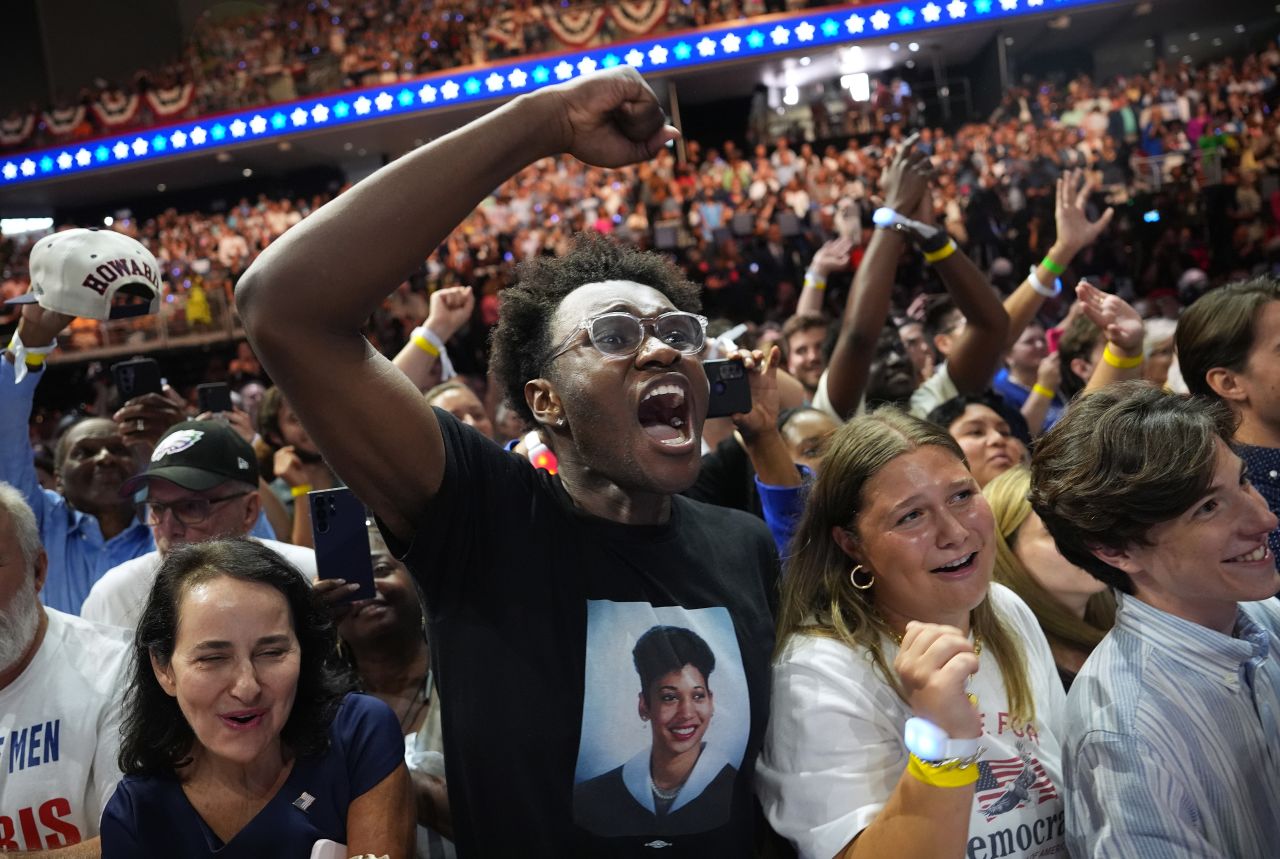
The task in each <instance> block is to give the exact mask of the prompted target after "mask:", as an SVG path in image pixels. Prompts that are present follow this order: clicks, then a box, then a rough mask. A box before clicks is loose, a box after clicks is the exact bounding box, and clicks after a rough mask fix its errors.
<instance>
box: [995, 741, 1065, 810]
mask: <svg viewBox="0 0 1280 859" xmlns="http://www.w3.org/2000/svg"><path fill="white" fill-rule="evenodd" d="M1017 749H1018V757H1016V758H1006V759H1004V760H994V761H979V762H978V783H977V784H976V785H975V786H974V791H975V793H976V795H977V798H978V808H979V810H981V812H982V813H983V814H984V815H985V816H986V818H987V821H988V822H990V821H992V820H995V819H996V818H997V817H999V816H1000V815H1002V814H1004V813H1006V812H1009V811H1013V810H1014V809H1015V808H1021V807H1022V806H1024V805H1026V804H1028V803H1033V802H1034V804H1036V805H1040V804H1041V803H1044V802H1048V801H1049V800H1051V799H1057V797H1058V792H1057V790H1056V789H1055V788H1054V786H1053V782H1052V781H1050V780H1049V776H1048V774H1047V773H1046V772H1045V771H1044V767H1043V766H1041V764H1040V761H1039V760H1037V759H1036V758H1035V757H1034V756H1032V754H1031V753H1030V752H1028V751H1027V749H1026V747H1025V746H1024V745H1023V743H1022V742H1021V741H1019V742H1018V744H1017Z"/></svg>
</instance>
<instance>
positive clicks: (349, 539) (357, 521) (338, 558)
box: [307, 487, 378, 600]
mask: <svg viewBox="0 0 1280 859" xmlns="http://www.w3.org/2000/svg"><path fill="white" fill-rule="evenodd" d="M307 501H308V503H310V505H311V536H312V538H313V540H314V542H315V547H316V573H317V574H318V575H319V576H320V578H322V579H345V580H346V581H347V583H348V584H353V583H354V584H357V585H359V586H360V589H359V590H357V591H356V592H355V593H354V594H352V596H351V599H353V600H367V599H373V598H374V597H375V596H377V595H378V594H377V591H376V590H374V587H373V558H372V557H370V555H369V528H368V526H367V525H365V510H364V504H363V503H361V501H360V499H359V498H356V496H355V493H353V492H352V491H351V490H350V489H347V488H345V487H343V488H341V489H319V490H316V491H314V492H308V493H307Z"/></svg>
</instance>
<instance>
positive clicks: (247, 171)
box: [240, 167, 253, 179]
mask: <svg viewBox="0 0 1280 859" xmlns="http://www.w3.org/2000/svg"><path fill="white" fill-rule="evenodd" d="M240 175H241V176H243V177H244V178H246V179H248V178H249V177H250V176H252V175H253V170H252V169H251V168H249V167H246V168H244V169H243V170H241V171H240Z"/></svg>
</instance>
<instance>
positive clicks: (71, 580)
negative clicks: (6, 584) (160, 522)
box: [0, 358, 156, 614]
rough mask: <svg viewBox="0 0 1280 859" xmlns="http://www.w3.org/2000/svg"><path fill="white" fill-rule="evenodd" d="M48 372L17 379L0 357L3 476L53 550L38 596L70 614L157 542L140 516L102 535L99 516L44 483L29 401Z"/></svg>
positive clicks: (0, 458)
mask: <svg viewBox="0 0 1280 859" xmlns="http://www.w3.org/2000/svg"><path fill="white" fill-rule="evenodd" d="M43 375H44V373H42V372H41V373H28V374H27V377H26V378H25V379H23V380H22V381H21V382H19V383H17V384H14V381H13V364H11V363H10V362H9V361H7V360H5V359H4V358H0V480H3V481H5V482H6V483H9V484H12V485H13V486H14V487H15V488H16V489H18V490H19V491H20V492H21V493H22V495H23V497H24V498H26V500H27V503H28V504H30V505H31V509H32V510H34V511H35V514H36V522H38V523H39V525H40V540H41V541H42V542H43V543H44V549H45V552H46V553H47V554H48V555H49V576H48V578H47V579H46V580H45V584H44V589H43V590H42V591H40V601H41V602H43V603H44V604H45V605H47V606H48V607H49V608H55V609H57V610H58V611H62V612H66V613H67V614H79V613H80V604H81V603H83V602H84V599H85V597H87V596H88V595H89V589H90V588H92V587H93V583H94V582H96V581H97V580H98V579H99V578H101V577H102V574H103V573H105V572H106V571H107V570H109V569H111V568H112V567H114V566H116V565H117V564H123V563H124V562H125V561H128V560H130V559H132V558H136V557H138V556H139V555H145V554H146V553H147V552H150V551H151V550H153V549H154V548H155V547H156V544H155V540H154V539H153V538H152V536H151V529H150V528H148V527H147V526H146V525H143V524H142V523H141V522H139V521H138V520H137V519H134V520H133V522H131V523H130V524H129V527H127V528H125V529H124V530H123V531H121V532H120V533H119V534H116V535H115V536H114V537H112V538H111V539H110V540H104V539H103V538H102V531H101V529H100V528H99V527H98V520H97V518H95V517H93V516H90V515H88V514H87V513H81V512H80V511H79V510H75V509H74V508H72V507H71V505H69V504H68V503H67V501H66V499H65V498H63V497H62V496H61V495H59V494H58V493H56V492H53V491H51V490H48V489H44V488H43V487H41V486H40V481H39V480H37V479H36V469H35V463H34V461H33V460H32V456H31V444H30V441H29V438H28V435H27V422H28V421H29V420H30V418H31V400H32V398H33V397H34V396H35V390H36V385H37V384H39V382H40V377H41V376H43Z"/></svg>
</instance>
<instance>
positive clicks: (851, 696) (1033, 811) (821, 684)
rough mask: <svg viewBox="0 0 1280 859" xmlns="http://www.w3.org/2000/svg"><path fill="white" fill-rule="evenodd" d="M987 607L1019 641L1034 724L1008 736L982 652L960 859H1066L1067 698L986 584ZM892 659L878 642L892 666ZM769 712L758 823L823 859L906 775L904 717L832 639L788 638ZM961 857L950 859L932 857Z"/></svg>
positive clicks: (1030, 623)
mask: <svg viewBox="0 0 1280 859" xmlns="http://www.w3.org/2000/svg"><path fill="white" fill-rule="evenodd" d="M988 599H990V600H992V602H993V606H994V607H995V609H996V611H997V612H998V613H999V615H1000V617H1001V619H1002V620H1003V621H1004V622H1005V624H1006V626H1007V628H1008V629H1009V630H1010V631H1011V632H1012V633H1013V635H1014V636H1015V638H1016V639H1017V640H1018V641H1020V642H1021V643H1022V646H1023V653H1024V655H1025V657H1026V660H1027V670H1028V674H1029V676H1028V680H1029V682H1030V686H1031V694H1032V700H1034V701H1035V710H1036V717H1035V721H1034V724H1033V725H1032V726H1031V728H1028V729H1026V730H1021V731H1015V730H1014V728H1013V726H1012V725H1011V724H1010V720H1009V712H1008V711H1009V705H1008V699H1007V696H1006V694H1005V690H1004V683H1003V681H1002V680H1001V677H1000V670H999V666H998V665H997V663H996V660H995V657H994V656H993V655H991V653H990V652H989V651H984V652H983V653H982V655H981V656H980V658H979V659H980V667H979V669H978V673H977V675H975V676H974V678H973V681H972V683H971V685H970V691H972V692H973V693H975V694H976V695H977V696H978V707H979V709H980V710H981V711H982V719H983V739H982V744H983V745H984V746H985V747H986V751H985V752H984V753H983V755H982V759H981V761H980V762H979V765H978V766H979V768H980V777H979V779H978V783H977V784H976V785H975V788H974V802H973V813H972V815H971V817H970V821H969V837H968V841H967V845H966V849H965V852H964V854H963V855H964V857H966V859H990V857H997V856H999V857H1008V859H1037V857H1048V856H1065V855H1066V848H1065V847H1064V846H1063V843H1064V842H1063V832H1064V820H1063V804H1062V794H1061V787H1060V785H1061V784H1062V775H1061V773H1062V769H1061V745H1060V743H1061V736H1062V718H1063V708H1064V706H1065V704H1066V694H1065V693H1064V692H1063V689H1062V681H1061V680H1059V679H1058V673H1057V669H1056V668H1055V667H1054V664H1053V656H1052V654H1051V653H1050V651H1049V644H1048V642H1047V641H1046V640H1045V637H1044V634H1043V633H1042V632H1041V631H1040V626H1039V624H1037V623H1036V619H1035V616H1034V615H1032V613H1031V610H1030V609H1029V608H1027V606H1026V604H1025V603H1023V602H1022V600H1020V599H1019V598H1018V597H1017V596H1016V595H1014V593H1013V592H1012V591H1010V590H1009V589H1008V588H1005V587H1004V586H1002V585H998V584H993V585H992V586H991V592H990V596H989V597H988ZM896 655H897V647H896V645H894V643H893V642H892V641H889V640H887V639H886V640H885V642H884V657H885V660H886V662H888V663H889V665H890V666H892V664H893V659H894V657H895V656H896ZM772 700H773V707H772V710H771V711H770V716H769V728H768V731H767V733H766V734H765V743H764V749H763V751H762V752H761V755H760V759H759V761H758V763H757V764H756V791H757V793H758V794H759V795H760V801H761V803H762V805H763V806H764V812H765V815H766V816H767V817H768V818H769V822H770V823H771V824H772V825H773V827H774V829H776V830H777V831H778V832H779V833H780V834H781V835H783V836H785V837H786V838H788V839H789V840H790V841H791V842H792V844H794V845H795V846H796V848H797V850H798V851H799V853H800V855H801V856H802V857H805V859H831V857H832V856H835V855H837V854H838V853H839V852H840V851H841V850H843V849H844V847H845V846H846V845H847V844H848V843H849V842H850V841H852V840H853V837H854V836H855V835H857V834H858V833H859V832H861V831H862V830H863V829H865V828H866V827H867V826H868V825H870V824H871V822H872V821H873V820H875V818H876V816H877V815H878V814H880V812H881V810H883V809H884V806H885V803H886V802H887V801H888V799H889V796H890V794H892V793H893V790H894V788H895V787H896V786H897V783H898V780H899V779H900V778H901V777H902V774H903V771H904V770H905V769H906V767H907V749H906V746H905V744H904V743H903V740H902V733H903V729H904V728H905V726H906V722H907V719H908V718H910V717H911V715H912V713H911V710H910V709H909V708H908V707H907V704H906V702H904V701H903V700H902V699H901V698H899V697H898V695H897V694H896V693H895V692H894V691H893V689H892V687H890V686H889V684H888V683H886V682H885V680H884V678H883V677H881V675H880V673H879V672H878V671H876V670H875V668H874V667H873V664H872V662H871V660H870V658H869V657H868V654H867V653H865V652H863V651H853V650H850V649H849V648H848V647H847V646H845V645H844V644H842V643H841V642H839V641H837V640H835V639H832V638H820V637H817V636H807V635H806V636H797V637H795V638H793V639H792V640H791V642H789V643H788V644H787V646H786V648H785V649H784V650H783V652H782V655H781V656H780V657H779V659H778V662H777V663H776V664H775V665H774V669H773V699H772ZM941 859H960V857H941Z"/></svg>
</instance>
